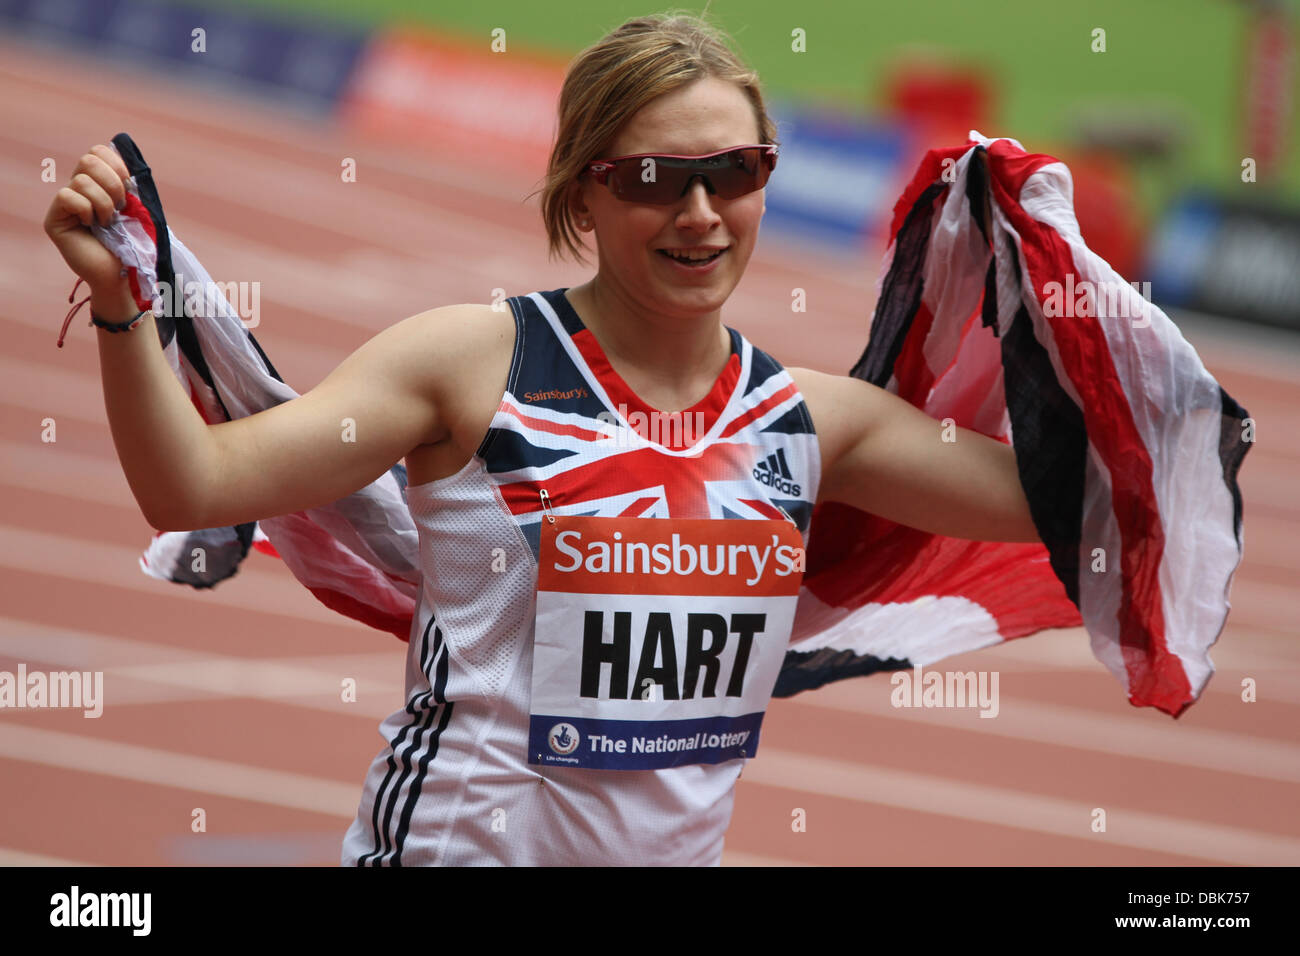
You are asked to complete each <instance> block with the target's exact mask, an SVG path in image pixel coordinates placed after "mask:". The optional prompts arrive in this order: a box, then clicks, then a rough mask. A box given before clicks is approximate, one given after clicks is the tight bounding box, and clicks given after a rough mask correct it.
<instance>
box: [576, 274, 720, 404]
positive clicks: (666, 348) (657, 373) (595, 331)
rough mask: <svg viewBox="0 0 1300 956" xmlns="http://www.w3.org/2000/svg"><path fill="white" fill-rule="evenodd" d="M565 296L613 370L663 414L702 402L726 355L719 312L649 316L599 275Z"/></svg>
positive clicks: (653, 314)
mask: <svg viewBox="0 0 1300 956" xmlns="http://www.w3.org/2000/svg"><path fill="white" fill-rule="evenodd" d="M565 296H566V297H567V298H568V300H569V303H570V305H572V306H573V308H574V311H576V312H577V313H578V317H579V318H581V319H582V323H583V325H585V326H586V327H587V328H588V329H589V330H590V331H591V334H592V335H594V336H595V337H596V341H597V342H599V343H600V347H601V348H602V349H603V350H604V352H605V355H606V356H607V357H608V358H609V361H610V364H611V365H613V366H614V370H615V371H616V372H618V374H619V375H621V376H622V377H623V380H624V381H626V382H627V383H628V385H629V386H630V387H631V388H632V391H634V392H636V394H637V395H639V396H640V397H641V398H642V399H643V400H644V401H646V402H648V403H649V404H650V405H651V406H653V407H655V408H659V409H661V410H663V411H669V412H672V411H681V410H683V409H686V408H689V407H691V406H692V405H694V404H695V403H696V402H698V401H700V399H702V398H704V396H705V395H707V394H708V393H709V390H710V389H711V388H712V387H713V383H714V382H715V381H716V380H717V378H718V376H719V375H721V374H722V370H723V368H725V367H726V364H727V361H728V359H729V358H730V356H731V337H730V336H729V335H728V334H727V330H726V329H725V328H724V327H723V325H722V312H721V310H718V309H715V310H714V311H712V312H708V313H704V314H695V315H681V316H666V315H664V314H662V313H656V312H649V311H647V310H646V309H645V308H644V306H642V305H640V304H638V303H637V302H636V301H635V299H633V298H632V297H631V296H629V295H628V294H627V292H626V290H624V289H622V288H620V287H619V286H618V285H617V284H615V283H610V282H607V281H606V280H605V279H604V278H603V277H602V276H601V275H600V273H597V274H596V275H595V276H593V277H592V278H591V280H590V281H589V282H587V283H586V284H584V285H581V286H576V287H575V288H572V289H569V290H568V292H566V293H565Z"/></svg>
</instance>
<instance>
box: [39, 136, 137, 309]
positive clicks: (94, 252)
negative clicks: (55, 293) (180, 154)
mask: <svg viewBox="0 0 1300 956" xmlns="http://www.w3.org/2000/svg"><path fill="white" fill-rule="evenodd" d="M129 176H130V173H129V172H128V171H127V168H126V164H125V163H123V162H122V157H120V156H119V155H118V154H117V153H116V152H115V151H114V150H113V149H112V148H110V147H108V146H103V145H100V146H94V147H92V148H91V150H90V152H88V153H86V154H85V155H84V156H82V157H81V159H80V160H79V161H78V162H77V168H76V169H75V170H74V171H73V173H72V178H71V179H70V180H69V181H68V185H66V186H64V187H63V188H62V189H60V190H59V191H58V192H57V193H55V194H54V200H53V202H51V203H50V208H49V210H48V211H47V212H46V213H45V234H46V235H47V236H49V237H50V241H51V242H53V243H54V246H55V248H57V249H58V250H59V254H60V255H62V256H63V261H64V262H66V263H67V264H68V266H69V267H70V268H71V269H72V271H73V272H75V273H76V274H77V275H78V276H80V277H81V278H82V279H84V280H85V281H86V284H87V285H88V286H90V293H91V297H92V299H95V300H103V301H113V300H115V299H119V298H120V297H121V295H122V293H123V292H124V291H125V290H126V289H127V283H126V279H125V278H123V277H122V274H121V273H122V264H121V263H120V262H119V261H118V259H117V256H115V255H113V253H111V252H109V251H108V249H106V248H105V247H104V245H103V243H101V242H100V241H99V240H98V239H96V238H95V237H94V235H92V234H91V231H90V226H91V225H92V224H98V225H101V226H107V225H108V224H109V223H110V222H112V220H113V213H114V211H115V210H117V209H120V208H121V207H122V206H123V205H124V204H125V202H126V185H125V183H126V180H127V179H128V178H129Z"/></svg>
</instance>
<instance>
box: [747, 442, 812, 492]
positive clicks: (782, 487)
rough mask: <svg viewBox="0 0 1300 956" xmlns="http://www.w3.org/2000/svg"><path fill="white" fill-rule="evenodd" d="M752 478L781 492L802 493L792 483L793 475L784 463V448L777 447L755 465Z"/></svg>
mask: <svg viewBox="0 0 1300 956" xmlns="http://www.w3.org/2000/svg"><path fill="white" fill-rule="evenodd" d="M754 478H755V479H756V480H758V481H761V482H762V483H763V484H765V485H767V486H768V487H769V488H775V489H776V490H777V491H779V492H781V493H782V494H785V495H799V494H802V492H801V491H800V490H799V486H798V485H796V484H795V483H794V480H793V479H794V475H792V474H790V466H789V465H788V464H786V460H785V449H784V448H778V449H777V450H776V452H775V453H774V454H771V455H768V456H767V458H766V459H764V460H763V461H760V462H759V463H758V464H757V465H755V466H754Z"/></svg>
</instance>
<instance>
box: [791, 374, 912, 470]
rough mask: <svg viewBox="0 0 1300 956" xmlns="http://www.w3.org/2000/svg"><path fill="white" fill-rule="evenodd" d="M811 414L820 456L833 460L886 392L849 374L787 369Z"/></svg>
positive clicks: (862, 426)
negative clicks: (819, 446)
mask: <svg viewBox="0 0 1300 956" xmlns="http://www.w3.org/2000/svg"><path fill="white" fill-rule="evenodd" d="M786 371H788V372H789V373H790V377H791V378H792V379H794V383H795V385H796V386H797V387H798V389H799V392H800V394H801V395H803V399H804V402H805V403H806V404H807V406H808V413H809V414H810V415H811V416H812V420H813V428H814V429H816V431H817V442H818V444H819V445H821V447H822V457H823V458H824V459H826V460H828V461H834V460H836V459H837V458H838V457H839V455H840V452H842V451H844V450H845V447H846V446H847V445H848V444H850V443H851V442H853V441H854V440H856V439H857V438H858V437H859V436H860V435H861V434H862V432H863V430H864V428H866V427H867V426H868V424H869V422H870V420H871V419H872V417H873V416H874V415H875V414H876V413H877V411H878V410H879V409H880V408H881V402H880V399H881V397H882V396H886V395H887V393H886V392H884V390H883V389H880V388H877V387H876V386H875V385H872V384H870V383H869V382H864V381H862V380H861V379H856V378H851V377H850V376H848V375H830V374H828V373H826V372H818V371H814V370H813V369H810V368H788V369H786Z"/></svg>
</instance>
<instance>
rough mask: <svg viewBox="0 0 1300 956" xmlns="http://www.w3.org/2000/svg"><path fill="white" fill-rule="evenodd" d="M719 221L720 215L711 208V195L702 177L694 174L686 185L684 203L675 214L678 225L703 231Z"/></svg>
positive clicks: (720, 219)
mask: <svg viewBox="0 0 1300 956" xmlns="http://www.w3.org/2000/svg"><path fill="white" fill-rule="evenodd" d="M721 221H722V217H721V216H720V215H718V212H717V210H716V209H714V208H713V197H712V196H710V195H709V190H708V188H707V187H706V186H705V185H704V178H703V177H702V176H696V177H695V178H694V179H693V180H691V183H690V185H689V186H687V187H686V205H685V206H684V207H682V210H681V212H679V213H678V214H677V225H678V227H679V228H682V229H695V230H699V231H701V232H703V231H706V230H708V229H711V228H713V227H714V226H715V225H717V224H718V223H719V222H721Z"/></svg>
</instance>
